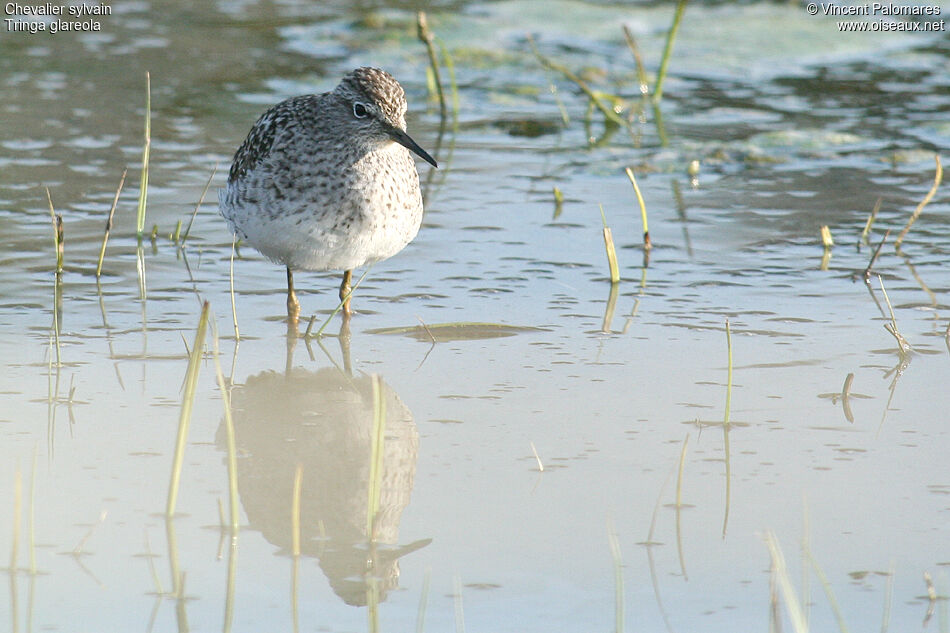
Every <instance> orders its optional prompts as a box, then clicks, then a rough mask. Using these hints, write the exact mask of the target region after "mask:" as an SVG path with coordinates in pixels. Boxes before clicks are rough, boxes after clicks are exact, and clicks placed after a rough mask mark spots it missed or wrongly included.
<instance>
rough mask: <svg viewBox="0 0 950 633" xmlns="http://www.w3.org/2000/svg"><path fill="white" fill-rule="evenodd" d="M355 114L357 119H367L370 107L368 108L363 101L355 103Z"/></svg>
mask: <svg viewBox="0 0 950 633" xmlns="http://www.w3.org/2000/svg"><path fill="white" fill-rule="evenodd" d="M353 116H355V117H356V118H357V119H365V118H366V117H368V116H369V108H367V107H366V106H365V105H363V104H362V103H354V104H353Z"/></svg>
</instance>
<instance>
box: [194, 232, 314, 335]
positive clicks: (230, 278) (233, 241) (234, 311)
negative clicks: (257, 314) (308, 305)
mask: <svg viewBox="0 0 950 633" xmlns="http://www.w3.org/2000/svg"><path fill="white" fill-rule="evenodd" d="M186 237H187V234H186ZM236 244H237V235H234V236H233V237H232V239H231V261H230V264H229V268H228V283H229V284H230V286H231V288H230V289H231V320H232V321H233V322H234V340H236V341H240V340H241V330H240V328H238V319H237V303H236V302H235V300H234V248H235V245H236ZM311 323H312V321H311Z"/></svg>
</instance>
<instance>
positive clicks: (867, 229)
mask: <svg viewBox="0 0 950 633" xmlns="http://www.w3.org/2000/svg"><path fill="white" fill-rule="evenodd" d="M881 200H882V198H881V197H880V196H878V198H877V202H875V203H874V208H873V209H871V213H870V214H869V215H868V219H867V221H866V222H865V223H864V230H863V231H861V243H862V244H867V242H868V235H869V234H870V233H871V226H872V225H873V224H874V220H875V219H876V218H877V212H878V211H880V210H881Z"/></svg>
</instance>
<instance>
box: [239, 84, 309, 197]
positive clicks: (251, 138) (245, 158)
mask: <svg viewBox="0 0 950 633" xmlns="http://www.w3.org/2000/svg"><path fill="white" fill-rule="evenodd" d="M310 98H311V97H310V96H301V97H294V98H292V99H287V100H285V101H281V102H280V103H278V104H277V105H275V106H274V107H273V108H271V109H270V110H268V111H267V112H265V113H264V114H262V115H261V116H260V117H259V118H258V119H257V122H256V123H254V126H253V127H252V128H251V131H250V132H248V135H247V138H246V139H244V142H243V143H242V144H241V147H239V148H238V150H237V152H235V154H234V161H233V162H232V163H231V171H230V173H229V174H228V182H229V183H230V182H234V181H235V180H237V179H239V178H240V177H241V176H243V175H244V174H246V173H247V172H249V171H251V170H252V169H254V167H256V166H257V165H259V164H260V163H262V162H263V161H264V160H265V159H266V158H267V157H268V155H269V154H270V153H271V150H272V149H273V148H274V140H275V139H276V138H278V137H279V136H281V135H282V133H285V132H288V131H289V128H292V127H293V126H294V124H295V122H296V119H297V116H298V113H299V111H300V110H301V109H302V108H304V107H305V106H306V103H307V101H308V100H309V99H310Z"/></svg>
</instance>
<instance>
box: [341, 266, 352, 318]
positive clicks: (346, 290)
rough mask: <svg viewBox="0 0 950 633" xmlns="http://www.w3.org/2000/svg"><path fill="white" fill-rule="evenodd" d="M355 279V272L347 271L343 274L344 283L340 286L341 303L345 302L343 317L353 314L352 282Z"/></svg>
mask: <svg viewBox="0 0 950 633" xmlns="http://www.w3.org/2000/svg"><path fill="white" fill-rule="evenodd" d="M352 279H353V271H352V270H346V271H344V272H343V283H341V284H340V301H342V302H343V316H344V317H349V316H350V315H352V314H353V310H352V309H350V292H351V289H350V281H351V280H352Z"/></svg>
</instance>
